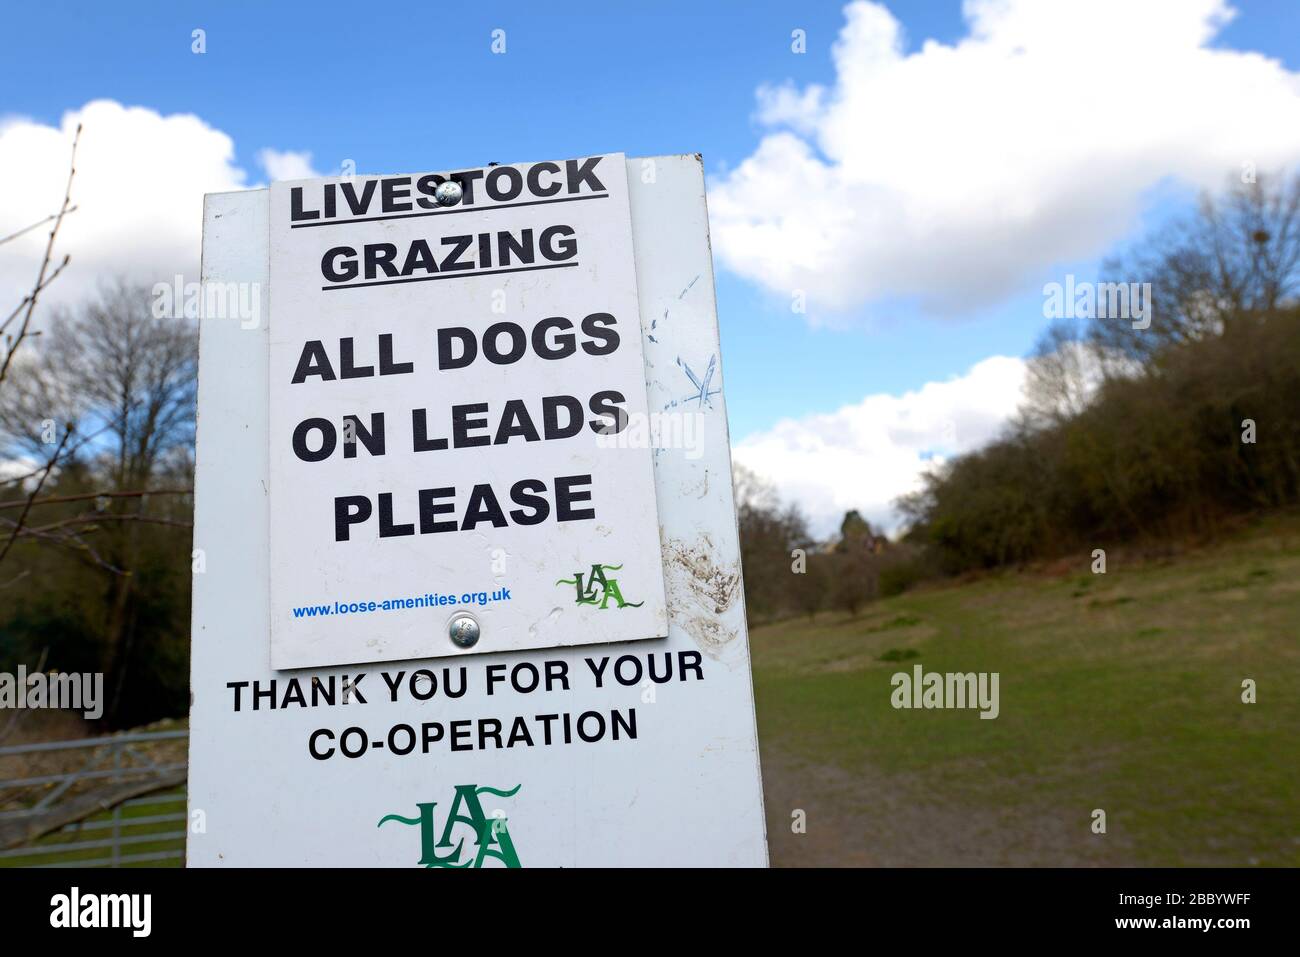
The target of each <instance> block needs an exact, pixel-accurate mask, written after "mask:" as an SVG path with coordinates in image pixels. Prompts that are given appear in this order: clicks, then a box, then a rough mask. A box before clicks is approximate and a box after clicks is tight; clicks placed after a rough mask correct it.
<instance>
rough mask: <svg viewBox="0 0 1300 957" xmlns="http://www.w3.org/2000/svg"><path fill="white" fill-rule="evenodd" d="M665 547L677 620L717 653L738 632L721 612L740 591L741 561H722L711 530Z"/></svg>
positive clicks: (704, 647) (672, 607)
mask: <svg viewBox="0 0 1300 957" xmlns="http://www.w3.org/2000/svg"><path fill="white" fill-rule="evenodd" d="M663 551H664V570H665V572H666V574H667V575H668V579H669V587H668V594H669V601H668V605H669V610H670V613H671V615H672V619H673V621H674V622H676V623H677V624H678V625H679V626H681V627H682V628H684V629H686V632H687V634H689V635H690V636H691V638H692V640H694V642H695V643H696V644H697V645H698V646H699V648H700V650H701V651H703V652H705V653H706V654H708V655H709V656H710V657H717V655H718V654H720V653H721V651H722V649H723V648H724V647H726V645H727V644H728V643H729V642H731V641H733V640H734V639H735V638H736V636H737V634H738V632H737V631H736V629H734V628H731V627H728V626H727V625H725V624H724V623H723V622H722V621H721V620H720V616H721V615H723V614H724V613H725V612H727V611H728V610H730V609H731V607H732V606H733V605H735V603H736V599H737V598H738V597H739V595H740V563H739V561H734V562H724V563H722V564H719V563H718V562H717V561H716V560H715V556H716V555H717V554H718V549H717V547H716V546H715V545H714V544H713V539H712V538H711V537H710V536H709V535H707V534H705V535H701V536H700V538H699V540H698V541H696V542H695V543H693V544H688V543H686V542H683V541H681V540H673V541H670V542H668V543H667V544H665V545H664V550H663ZM683 599H687V600H686V601H683Z"/></svg>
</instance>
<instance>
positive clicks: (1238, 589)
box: [752, 514, 1300, 866]
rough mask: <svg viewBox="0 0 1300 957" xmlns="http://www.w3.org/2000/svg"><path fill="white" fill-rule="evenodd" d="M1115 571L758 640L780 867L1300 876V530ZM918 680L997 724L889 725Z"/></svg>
mask: <svg viewBox="0 0 1300 957" xmlns="http://www.w3.org/2000/svg"><path fill="white" fill-rule="evenodd" d="M1108 564H1109V567H1108V573H1107V574H1105V575H1093V574H1091V572H1090V571H1089V562H1088V560H1087V559H1086V558H1080V559H1079V561H1078V562H1077V564H1076V567H1074V568H1073V569H1071V570H1069V571H1068V572H1065V573H1058V574H1048V573H1038V574H1035V573H1015V574H1013V573H1007V574H1005V575H1002V576H998V577H993V578H988V579H984V580H981V581H978V582H975V583H971V584H964V585H952V586H948V587H942V588H934V589H927V590H922V591H918V592H915V593H909V594H905V595H902V596H899V597H896V598H891V599H887V600H884V601H880V602H877V603H875V604H873V605H871V606H869V607H868V609H867V610H866V611H864V612H863V613H861V614H860V615H859V616H858V617H857V618H856V619H850V618H848V617H847V616H844V615H819V616H818V617H817V618H816V619H814V620H811V621H810V620H808V619H802V620H796V621H791V622H783V623H778V624H775V625H768V626H764V627H762V628H759V629H756V630H755V632H754V633H753V635H752V644H753V655H754V671H755V673H754V682H755V694H756V697H757V706H758V722H759V732H760V742H761V746H762V757H763V770H764V777H765V789H766V792H767V805H768V807H767V811H768V826H769V840H770V842H771V847H772V859H773V863H774V864H778V865H780V864H805V863H809V864H810V863H823V864H835V863H859V864H919V865H924V864H1030V865H1053V864H1054V865H1087V864H1119V865H1229V866H1235V865H1242V866H1247V865H1291V866H1295V865H1297V864H1300V515H1296V514H1289V515H1285V516H1282V517H1273V518H1270V519H1268V520H1260V521H1257V522H1256V523H1254V524H1253V525H1252V526H1251V527H1249V528H1248V529H1246V530H1244V531H1243V532H1242V533H1240V534H1239V535H1237V536H1235V537H1234V538H1232V539H1231V540H1229V541H1227V542H1225V543H1223V544H1220V545H1217V546H1215V547H1212V548H1208V549H1203V550H1199V551H1195V552H1191V553H1189V554H1185V555H1182V556H1179V557H1178V558H1176V559H1169V560H1164V561H1157V562H1146V563H1127V562H1125V561H1124V559H1123V558H1122V557H1121V556H1117V555H1114V554H1112V555H1111V556H1110V560H1109V563H1108ZM913 654H915V655H916V656H915V657H910V656H911V655H913ZM882 656H885V657H887V658H894V659H897V660H894V661H890V660H881V658H882ZM917 663H920V664H921V665H923V666H924V668H925V670H926V671H940V672H948V671H959V672H969V671H976V672H979V671H989V672H994V671H996V672H998V673H999V674H1000V676H1001V677H1000V697H1001V714H1000V716H999V717H998V718H997V719H995V720H980V718H979V717H978V713H977V712H976V711H973V710H971V711H954V710H931V711H924V710H895V709H894V708H893V707H892V706H891V705H890V693H891V690H892V689H891V685H890V677H891V676H892V675H893V674H894V673H895V672H896V671H909V672H910V671H911V669H912V666H913V665H914V664H917ZM1245 678H1253V679H1255V681H1256V682H1257V684H1258V703H1256V704H1243V703H1242V701H1241V694H1242V680H1243V679H1245ZM1096 808H1101V809H1104V810H1105V811H1106V815H1107V833H1106V834H1104V835H1098V834H1093V833H1092V832H1091V830H1090V824H1091V822H1092V817H1091V815H1092V811H1093V810H1094V809H1096ZM796 809H799V810H803V811H804V812H805V813H806V814H807V833H805V834H794V833H792V832H791V821H792V814H793V813H794V811H795V810H796Z"/></svg>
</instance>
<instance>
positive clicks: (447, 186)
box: [433, 180, 465, 206]
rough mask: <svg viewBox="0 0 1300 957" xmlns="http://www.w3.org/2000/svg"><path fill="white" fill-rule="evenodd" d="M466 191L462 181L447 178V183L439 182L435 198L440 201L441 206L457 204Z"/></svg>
mask: <svg viewBox="0 0 1300 957" xmlns="http://www.w3.org/2000/svg"><path fill="white" fill-rule="evenodd" d="M464 193H465V191H464V190H463V189H461V188H460V183H457V182H454V181H452V180H447V182H445V183H439V184H438V188H437V189H435V190H434V191H433V198H434V199H436V200H437V201H438V205H439V206H455V205H456V204H457V203H459V202H460V198H461V196H463V195H464Z"/></svg>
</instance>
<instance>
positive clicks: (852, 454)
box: [733, 356, 1025, 537]
mask: <svg viewBox="0 0 1300 957" xmlns="http://www.w3.org/2000/svg"><path fill="white" fill-rule="evenodd" d="M1024 380H1025V362H1024V361H1023V360H1021V359H1015V358H1010V357H1007V356H993V357H991V358H988V359H984V360H983V361H981V362H979V363H976V364H975V365H974V366H972V367H971V368H970V370H969V371H968V372H967V373H966V374H965V375H963V376H960V377H957V378H953V379H950V380H948V381H947V382H929V383H927V384H925V385H924V386H922V387H921V388H919V389H916V390H914V391H910V392H906V393H904V394H903V395H898V396H896V395H889V394H886V393H879V394H876V395H869V396H867V397H866V398H865V399H863V400H862V401H861V402H859V403H858V404H857V405H848V406H844V407H843V408H841V409H839V410H837V411H835V412H831V413H829V414H824V415H809V416H805V417H803V418H799V419H783V420H782V421H780V422H778V423H777V424H776V425H775V426H773V427H772V428H771V429H769V430H767V431H764V432H759V433H757V434H754V435H750V436H748V437H747V438H745V439H744V440H743V441H741V442H740V443H739V444H737V445H736V447H735V448H734V449H733V455H734V457H735V459H736V461H737V462H740V463H741V464H743V465H745V466H747V467H749V468H750V469H753V470H754V471H755V472H757V473H758V474H759V475H760V476H762V477H763V478H765V479H767V480H768V481H770V482H772V483H773V484H774V485H775V486H776V487H777V488H778V489H780V491H781V494H782V496H783V497H785V498H786V499H788V500H790V501H794V502H797V503H798V504H799V506H800V507H801V508H802V509H803V510H804V513H805V514H806V515H807V516H808V517H809V519H810V522H811V525H812V529H813V531H814V532H815V533H816V534H817V535H819V536H822V537H825V536H827V535H829V534H831V533H832V532H833V531H834V530H835V529H837V528H838V527H839V522H840V520H841V519H842V518H843V517H844V513H845V512H846V511H848V510H849V509H852V508H856V509H857V510H858V511H860V512H861V513H862V514H863V515H864V516H865V517H866V518H867V519H868V520H869V521H870V522H871V523H872V524H873V525H875V526H877V527H883V528H885V529H887V530H889V531H896V530H897V529H898V527H899V516H898V515H897V514H896V512H895V511H894V509H893V507H892V502H893V500H894V499H895V498H897V497H898V496H899V495H903V494H905V493H907V492H912V491H915V490H916V489H917V488H919V487H920V479H921V474H922V473H923V472H924V471H925V470H926V469H927V468H928V467H929V466H930V465H931V464H936V463H938V462H941V461H943V460H944V459H945V458H950V457H952V456H954V455H959V454H961V453H963V452H969V451H971V450H973V449H976V448H979V447H980V446H982V445H984V444H986V443H987V442H988V441H990V440H991V439H993V438H995V437H996V436H997V434H998V432H999V431H1000V430H1001V429H1002V427H1003V426H1004V425H1005V424H1006V423H1007V421H1008V420H1009V419H1010V418H1011V416H1012V415H1013V414H1014V413H1015V411H1016V409H1017V407H1018V406H1019V405H1020V403H1021V401H1022V398H1023V392H1022V390H1023V387H1024Z"/></svg>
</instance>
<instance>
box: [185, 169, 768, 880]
mask: <svg viewBox="0 0 1300 957" xmlns="http://www.w3.org/2000/svg"><path fill="white" fill-rule="evenodd" d="M627 164H628V167H627V168H628V172H629V175H628V177H627V179H628V183H629V199H630V209H631V221H632V230H633V238H634V247H635V264H636V276H637V286H638V295H639V300H640V302H639V306H640V314H641V316H643V317H644V320H643V323H644V327H643V330H642V331H643V333H645V336H644V338H643V342H642V346H643V349H644V360H645V367H646V370H647V374H646V382H647V389H646V397H647V408H648V410H649V415H650V416H651V417H655V416H658V418H657V419H655V422H657V425H655V426H654V428H656V429H658V432H657V433H656V435H657V439H658V443H659V445H660V447H659V448H656V449H655V451H654V452H653V483H654V489H655V496H656V499H657V505H658V523H659V533H660V537H661V541H662V547H661V554H660V562H661V566H660V567H661V568H662V576H663V581H664V588H665V592H666V599H667V610H668V616H669V620H668V628H667V629H666V630H667V637H666V638H651V639H649V640H640V641H634V642H628V643H619V644H604V645H588V646H576V645H578V643H579V642H581V640H582V637H581V635H575V636H574V642H573V644H574V645H575V646H573V647H550V648H537V649H533V650H523V651H511V652H493V651H489V652H487V653H484V654H478V655H474V656H471V657H456V658H437V659H424V660H410V661H402V662H385V663H374V664H363V665H358V666H353V667H343V668H339V667H331V668H313V669H311V670H308V671H303V672H284V671H276V670H274V669H273V668H272V662H271V660H270V656H269V655H268V649H267V637H266V636H267V634H268V630H269V627H270V619H271V602H270V595H269V589H268V585H267V582H268V571H269V569H268V535H269V523H270V516H269V512H268V506H267V500H266V496H265V492H264V489H263V486H262V482H263V479H264V477H265V476H266V474H267V471H266V469H267V456H268V439H269V420H268V409H267V402H266V393H265V391H262V390H258V389H255V388H248V386H247V384H248V383H249V382H255V381H258V379H257V377H258V376H266V375H268V374H269V373H268V361H267V341H266V338H265V337H266V336H267V335H268V333H267V331H266V330H245V329H240V328H239V326H238V324H237V323H228V322H225V323H223V322H222V321H220V320H204V324H203V328H202V348H201V373H200V409H201V412H200V427H199V446H198V475H197V488H196V518H195V547H196V548H202V549H204V551H205V553H206V557H207V562H206V567H207V571H206V573H205V574H203V575H198V576H196V577H195V584H194V628H193V635H194V643H193V656H192V672H193V673H192V690H193V695H194V703H193V707H192V711H191V720H190V733H191V744H190V782H189V800H190V811H191V815H190V819H191V822H192V827H191V833H190V836H189V841H188V851H187V853H188V859H189V863H190V865H192V866H227V865H229V866H269V865H277V866H304V865H319V866H366V865H383V866H395V867H473V866H523V867H538V866H551V867H556V866H563V867H570V866H610V865H721V866H726V865H748V866H761V865H763V864H765V863H766V859H767V853H766V843H765V837H764V821H763V808H762V791H761V782H760V776H759V764H758V749H757V742H756V736H755V726H754V710H753V696H752V689H751V683H750V664H749V651H748V639H747V634H746V630H745V618H744V600H743V594H742V588H741V580H740V559H739V548H738V543H737V540H736V526H735V518H734V516H735V511H734V502H733V499H732V488H731V481H730V452H729V448H728V444H727V431H726V409H725V406H724V403H723V396H722V394H721V389H722V379H721V371H720V369H721V367H720V363H719V357H718V338H717V322H716V314H715V308H714V292H713V277H712V268H711V263H710V258H709V250H708V232H707V214H706V212H705V204H704V179H703V173H702V169H701V165H700V161H699V158H698V157H695V156H680V157H659V158H655V159H646V160H628V161H627ZM647 165H650V166H652V167H653V168H654V171H655V175H654V176H653V177H644V176H643V175H642V174H643V172H644V169H645V167H646V166H647ZM647 180H649V182H647ZM268 212H269V203H268V198H267V193H266V192H264V191H262V192H248V193H235V194H225V195H220V196H212V197H209V199H208V204H207V209H206V216H205V224H204V226H205V229H204V279H205V281H218V282H224V283H229V282H250V283H260V284H262V285H263V286H264V285H265V282H266V278H267V275H266V270H267V265H266V262H267V248H266V236H267V232H268V223H267V217H268ZM652 326H653V328H651V327H652ZM229 369H239V370H240V378H239V381H233V380H232V377H230V376H229V375H226V374H225V372H226V371H227V370H229ZM629 441H631V439H629ZM234 515H238V516H239V517H240V521H232V520H231V516H234ZM593 562H595V563H598V564H602V565H616V564H618V561H617V559H616V558H615V557H612V556H611V558H610V559H608V560H606V559H604V558H599V557H598V558H596V559H593ZM575 571H579V572H582V573H583V576H584V577H583V583H584V585H589V584H590V578H589V576H591V575H592V574H593V570H592V569H591V568H590V567H585V568H579V569H575ZM601 573H603V575H604V577H605V579H606V580H607V581H614V582H619V581H620V580H621V579H620V577H619V576H620V574H621V572H620V571H619V570H612V571H610V570H605V569H601V570H598V571H597V572H596V573H595V574H601ZM565 577H571V576H568V575H566V576H565ZM568 587H569V589H570V590H571V594H570V595H569V598H570V600H571V601H572V600H575V599H576V596H578V594H579V586H578V585H576V584H571V585H569V586H568ZM583 590H584V591H585V590H587V589H585V588H584V589H583ZM628 597H629V596H627V595H624V598H625V599H626V598H628ZM607 611H608V612H610V613H612V612H613V600H612V599H611V606H610V608H608V609H607Z"/></svg>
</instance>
